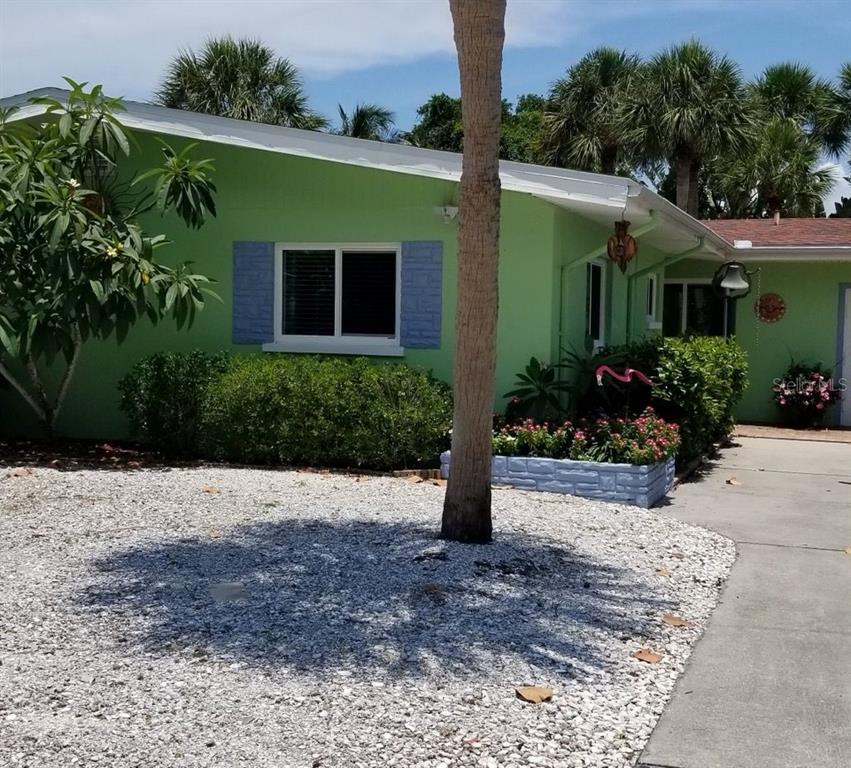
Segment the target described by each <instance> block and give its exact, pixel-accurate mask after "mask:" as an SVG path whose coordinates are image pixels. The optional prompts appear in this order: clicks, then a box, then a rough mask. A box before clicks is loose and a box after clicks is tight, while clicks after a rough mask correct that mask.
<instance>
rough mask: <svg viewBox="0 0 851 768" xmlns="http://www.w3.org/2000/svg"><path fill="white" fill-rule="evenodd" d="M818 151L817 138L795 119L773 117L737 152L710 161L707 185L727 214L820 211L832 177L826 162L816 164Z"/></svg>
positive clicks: (797, 214) (817, 213) (745, 214)
mask: <svg viewBox="0 0 851 768" xmlns="http://www.w3.org/2000/svg"><path fill="white" fill-rule="evenodd" d="M820 157H821V144H820V143H819V141H818V140H817V139H815V138H814V137H812V136H808V135H807V134H806V133H804V131H802V130H801V126H800V125H799V124H798V123H797V122H796V121H795V120H794V119H792V118H788V117H772V118H770V119H768V120H767V121H766V122H764V123H762V124H760V126H759V131H758V134H757V135H756V137H755V138H754V139H753V140H752V141H751V143H750V144H749V146H748V149H747V151H746V152H744V153H742V155H741V156H737V157H722V158H719V159H718V160H717V161H716V163H715V164H713V167H712V170H711V171H710V174H709V176H710V181H709V186H710V187H711V188H712V189H713V191H715V192H716V193H717V194H720V196H721V197H722V199H723V206H722V209H723V212H724V215H725V216H729V217H733V218H747V217H752V216H755V217H757V218H762V217H765V216H768V215H772V214H775V213H780V212H782V213H783V215H784V216H790V217H799V216H816V215H824V214H823V203H822V200H823V198H824V196H825V195H827V194H828V193H829V192H830V190H831V189H832V187H833V185H834V178H833V172H832V169H831V168H830V167H822V168H819V167H818V164H819V159H820Z"/></svg>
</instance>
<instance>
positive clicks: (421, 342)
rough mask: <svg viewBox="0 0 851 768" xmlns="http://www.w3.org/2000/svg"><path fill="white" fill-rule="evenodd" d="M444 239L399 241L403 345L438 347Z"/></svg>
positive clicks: (427, 347) (401, 338) (426, 347)
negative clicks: (400, 246) (400, 249)
mask: <svg viewBox="0 0 851 768" xmlns="http://www.w3.org/2000/svg"><path fill="white" fill-rule="evenodd" d="M442 280H443V242H442V241H440V240H414V241H410V242H406V243H402V316H401V323H400V325H401V329H400V334H399V335H400V343H401V345H402V346H403V347H411V348H418V349H437V348H439V347H440V315H441V307H442V303H443V297H442Z"/></svg>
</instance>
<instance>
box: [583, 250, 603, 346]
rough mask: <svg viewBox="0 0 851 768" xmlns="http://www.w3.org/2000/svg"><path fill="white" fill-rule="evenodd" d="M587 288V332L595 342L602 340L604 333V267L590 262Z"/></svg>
mask: <svg viewBox="0 0 851 768" xmlns="http://www.w3.org/2000/svg"><path fill="white" fill-rule="evenodd" d="M586 281H587V283H586V289H585V334H586V335H587V336H590V337H591V339H592V340H593V341H595V342H601V341H602V333H603V267H602V265H600V264H593V263H592V264H589V265H588V267H587V272H586Z"/></svg>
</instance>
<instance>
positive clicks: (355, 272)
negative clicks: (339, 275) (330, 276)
mask: <svg viewBox="0 0 851 768" xmlns="http://www.w3.org/2000/svg"><path fill="white" fill-rule="evenodd" d="M342 268H343V281H342V282H343V285H342V312H341V327H340V330H341V333H342V334H343V336H389V337H393V336H395V335H396V254H395V253H393V252H391V253H387V252H376V253H367V252H364V251H343V255H342Z"/></svg>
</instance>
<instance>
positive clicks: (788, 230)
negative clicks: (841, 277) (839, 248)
mask: <svg viewBox="0 0 851 768" xmlns="http://www.w3.org/2000/svg"><path fill="white" fill-rule="evenodd" d="M703 223H704V224H706V226H707V227H709V228H710V229H711V230H713V231H714V232H715V233H716V234H718V235H720V236H721V237H723V238H724V239H725V240H727V241H729V242H730V243H732V242H733V241H734V240H750V241H751V242H752V243H753V245H754V246H755V247H758V246H796V245H799V246H808V245H821V246H825V245H826V246H831V245H834V246H836V245H845V246H851V219H783V218H781V219H780V223H779V224H775V223H774V219H710V220H706V221H704V222H703Z"/></svg>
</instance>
